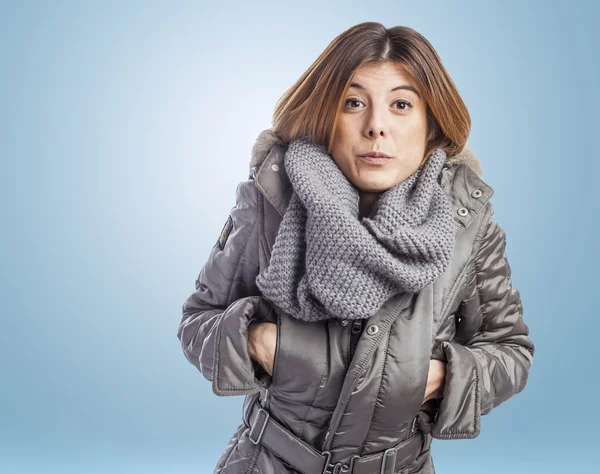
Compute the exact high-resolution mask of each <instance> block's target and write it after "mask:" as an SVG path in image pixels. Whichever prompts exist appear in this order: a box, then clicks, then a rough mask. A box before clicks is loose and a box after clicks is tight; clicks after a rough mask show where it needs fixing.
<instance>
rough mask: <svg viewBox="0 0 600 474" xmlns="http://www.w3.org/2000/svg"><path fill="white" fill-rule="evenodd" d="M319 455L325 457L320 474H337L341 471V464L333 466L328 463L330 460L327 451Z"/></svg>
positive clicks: (329, 454) (337, 463)
mask: <svg viewBox="0 0 600 474" xmlns="http://www.w3.org/2000/svg"><path fill="white" fill-rule="evenodd" d="M321 454H323V455H324V456H325V465H324V467H323V470H322V471H321V474H339V473H340V472H341V470H342V463H341V462H336V463H335V464H331V463H330V462H329V461H330V460H331V453H330V452H329V451H323V452H322V453H321Z"/></svg>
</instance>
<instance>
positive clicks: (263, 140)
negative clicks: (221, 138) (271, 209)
mask: <svg viewBox="0 0 600 474" xmlns="http://www.w3.org/2000/svg"><path fill="white" fill-rule="evenodd" d="M284 143H285V142H283V141H282V140H281V138H280V137H279V136H277V135H276V134H275V133H274V132H273V131H272V130H271V129H270V128H268V129H266V130H263V131H262V132H260V133H259V135H258V137H257V138H256V142H255V143H254V146H253V147H252V153H251V158H250V168H253V167H256V168H257V169H258V168H260V165H261V164H262V162H263V161H264V160H265V158H266V156H267V154H268V152H269V150H270V149H271V147H272V146H273V145H275V144H284ZM446 162H447V163H449V164H459V163H464V164H466V165H468V166H469V167H470V168H471V169H472V170H473V171H474V172H475V173H476V174H477V176H479V177H481V173H482V169H481V163H480V162H479V159H478V158H477V156H475V153H473V150H471V146H470V145H469V143H467V144H466V145H465V147H464V148H463V150H462V151H461V152H460V153H459V154H457V155H453V156H449V157H448V158H447V159H446Z"/></svg>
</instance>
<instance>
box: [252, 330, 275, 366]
mask: <svg viewBox="0 0 600 474" xmlns="http://www.w3.org/2000/svg"><path fill="white" fill-rule="evenodd" d="M276 346H277V324H273V323H252V324H250V327H249V328H248V352H249V354H250V357H252V358H253V359H254V360H255V361H256V362H258V363H259V364H260V365H261V366H262V367H263V368H264V369H265V370H266V371H267V373H268V374H269V375H271V376H272V375H273V363H274V362H275V360H274V359H275V348H276Z"/></svg>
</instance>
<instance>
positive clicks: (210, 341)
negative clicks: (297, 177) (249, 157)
mask: <svg viewBox="0 0 600 474" xmlns="http://www.w3.org/2000/svg"><path fill="white" fill-rule="evenodd" d="M258 193H259V190H258V188H257V187H256V185H255V183H254V180H253V179H248V180H246V181H242V182H241V183H240V184H239V185H238V187H237V190H236V205H235V206H234V207H233V208H232V210H231V213H230V216H229V217H230V219H231V221H230V222H228V224H230V226H231V227H230V233H229V234H227V231H228V230H229V227H228V224H226V225H225V227H224V228H223V233H222V234H221V236H220V238H219V240H218V241H217V243H216V244H215V245H214V246H213V248H212V250H211V252H210V255H209V257H208V261H207V262H206V263H205V264H204V267H203V268H202V269H201V271H200V274H199V275H198V278H197V279H196V283H195V286H196V291H195V292H194V293H192V294H191V295H190V296H189V297H188V298H187V300H186V301H185V302H184V304H183V307H182V319H181V323H180V325H179V329H178V331H177V337H178V338H179V340H180V341H181V345H182V349H183V352H184V354H185V356H186V357H187V359H188V360H189V361H190V362H191V363H192V364H193V365H194V366H195V367H196V368H197V369H198V370H199V371H200V372H201V373H202V375H203V376H204V377H205V378H206V379H207V380H209V381H212V386H213V391H214V393H215V394H217V395H243V394H249V393H253V392H256V391H258V390H259V389H260V386H261V385H265V383H266V381H265V380H264V378H265V377H264V375H265V372H264V371H261V370H260V367H259V366H258V363H256V362H255V361H254V360H253V359H251V358H250V355H249V352H248V326H249V324H250V323H251V322H253V321H256V320H258V319H259V318H260V317H266V316H265V315H266V314H268V313H269V312H270V309H271V308H270V305H269V304H268V303H267V301H266V300H264V299H263V298H262V297H261V296H260V291H259V290H258V288H257V287H256V284H255V279H256V276H257V275H258V272H259V263H258V245H259V243H258V238H259V234H258V231H259V228H258V225H259V213H258V198H259V197H258ZM257 372H258V373H261V374H262V375H261V379H260V380H259V378H257V376H256V373H257Z"/></svg>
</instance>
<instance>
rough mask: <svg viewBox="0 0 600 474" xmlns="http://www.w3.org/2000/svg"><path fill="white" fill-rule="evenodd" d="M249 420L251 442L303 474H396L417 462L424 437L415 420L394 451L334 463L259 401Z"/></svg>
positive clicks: (325, 452)
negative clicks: (273, 416) (281, 421)
mask: <svg viewBox="0 0 600 474" xmlns="http://www.w3.org/2000/svg"><path fill="white" fill-rule="evenodd" d="M247 418H248V419H245V420H244V422H245V424H246V426H248V427H249V428H250V432H249V434H248V436H249V438H250V441H251V442H252V443H254V444H261V445H262V446H264V447H265V448H267V449H268V450H269V451H271V452H272V453H273V454H275V455H276V456H278V457H279V458H281V459H283V460H284V461H286V462H287V463H288V464H290V465H291V466H292V467H293V468H294V469H295V470H297V471H300V472H302V473H303V474H374V473H379V474H393V473H394V471H395V470H397V469H399V468H400V467H404V466H407V465H409V464H411V463H412V462H413V461H414V460H415V459H416V458H417V456H418V455H419V453H420V448H421V445H422V443H423V436H424V433H423V432H422V431H421V430H419V429H418V428H417V427H416V421H417V417H415V419H414V420H413V422H412V424H411V426H410V433H408V434H407V435H408V436H409V437H408V438H407V439H405V440H403V441H401V442H400V443H399V444H397V445H396V446H394V447H393V448H390V449H386V450H385V451H381V452H379V453H373V454H367V455H365V456H362V457H361V456H358V455H355V456H352V458H351V459H350V460H348V462H347V463H341V462H337V463H331V462H330V461H331V453H329V452H327V451H323V452H320V451H317V450H316V449H315V448H314V447H312V446H311V445H310V444H308V443H307V442H306V441H304V440H302V439H300V438H298V437H297V436H296V435H294V434H293V433H291V432H290V431H289V430H288V429H287V428H285V427H283V426H282V425H281V424H280V423H278V422H277V421H276V420H274V419H273V418H272V417H271V416H270V414H269V412H268V411H267V410H265V409H264V408H262V407H261V406H260V403H259V402H258V401H256V402H254V403H253V404H252V406H251V407H250V410H249V413H248V417H247ZM413 433H416V434H413Z"/></svg>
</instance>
